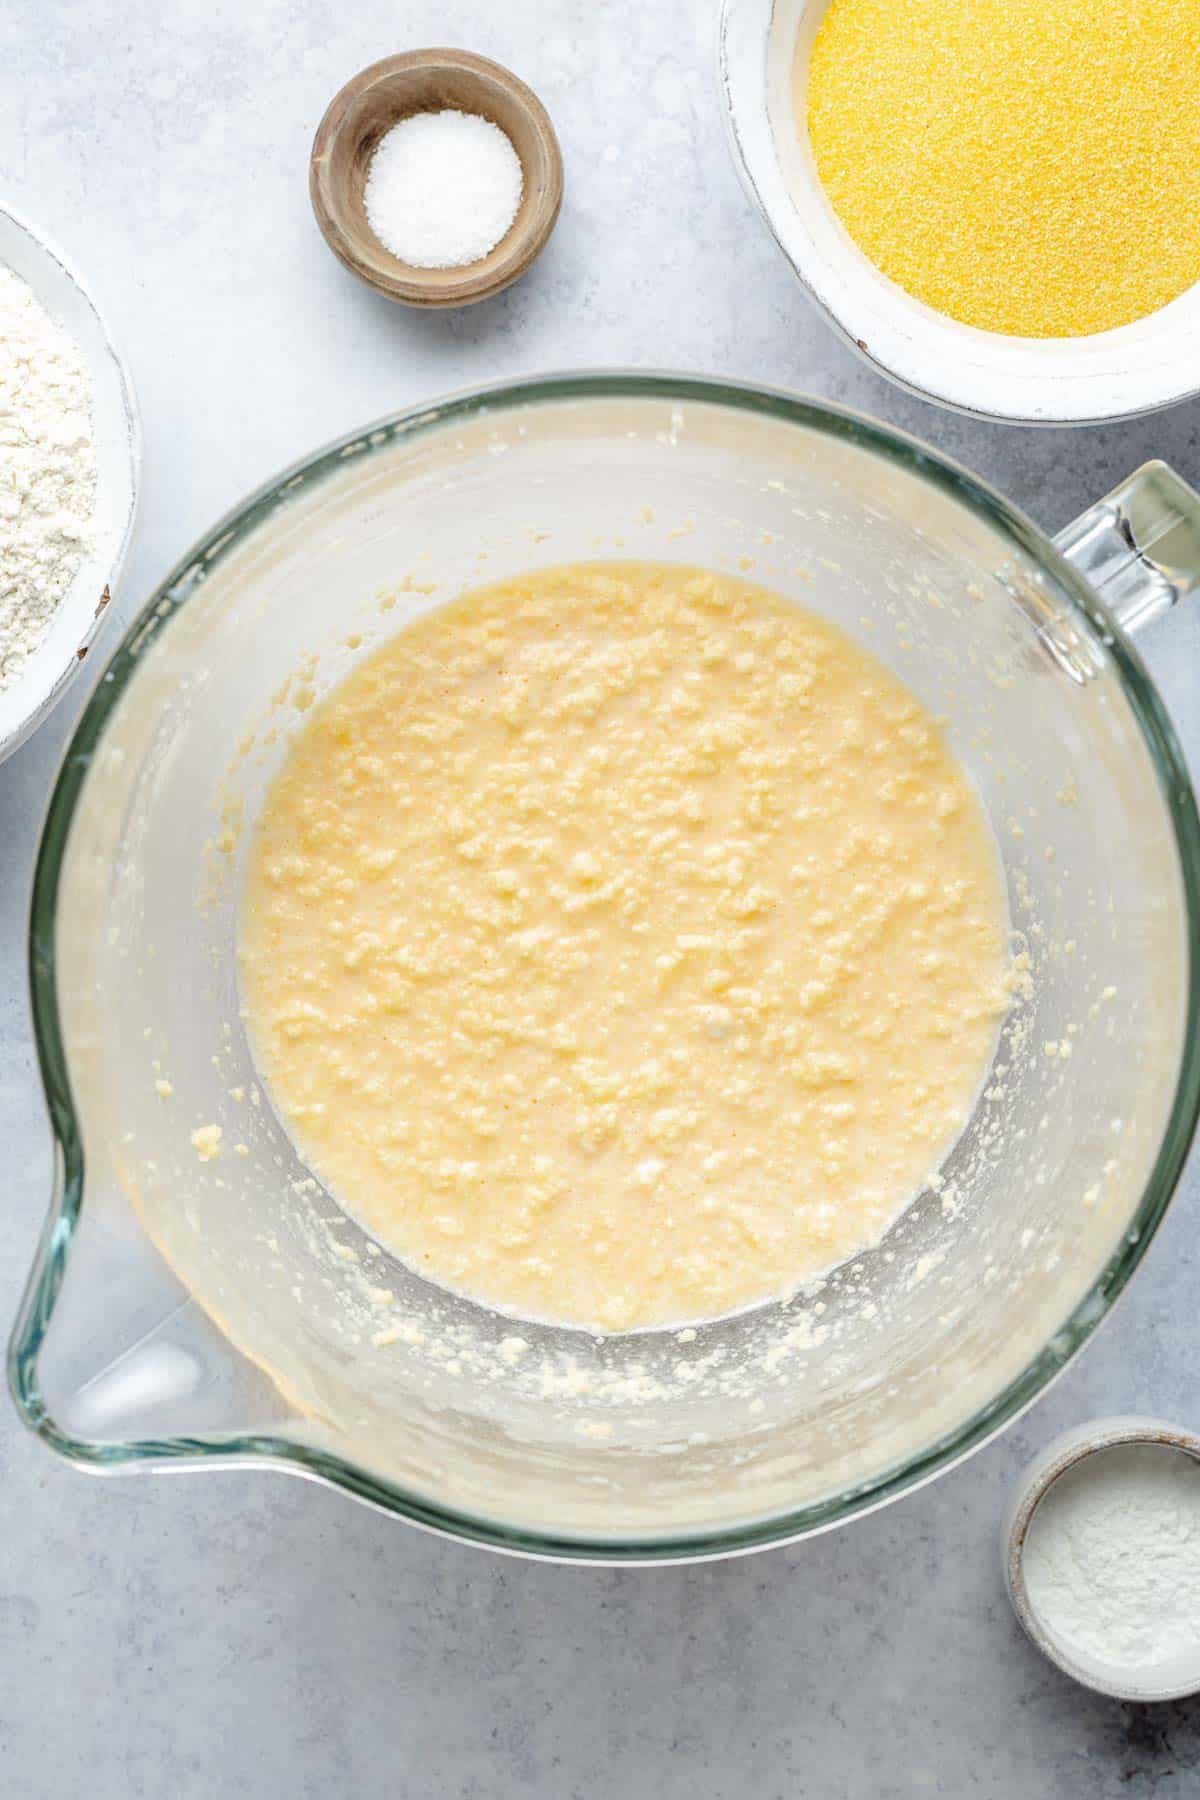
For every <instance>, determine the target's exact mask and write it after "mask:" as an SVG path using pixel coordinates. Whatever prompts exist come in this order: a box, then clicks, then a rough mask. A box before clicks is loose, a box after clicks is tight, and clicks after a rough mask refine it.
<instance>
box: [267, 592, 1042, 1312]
mask: <svg viewBox="0 0 1200 1800" xmlns="http://www.w3.org/2000/svg"><path fill="white" fill-rule="evenodd" d="M242 976H243V989H244V1000H245V1004H246V1008H247V1015H248V1019H249V1022H250V1026H251V1031H252V1036H253V1040H254V1043H255V1048H256V1053H257V1056H258V1059H259V1063H260V1067H261V1069H262V1071H263V1072H264V1075H265V1077H266V1079H267V1081H268V1083H269V1086H270V1089H271V1091H272V1094H273V1096H274V1099H275V1102H276V1104H277V1106H278V1107H279V1110H280V1112H281V1114H282V1116H283V1118H284V1119H285V1121H286V1122H287V1125H288V1127H289V1129H290V1130H291V1131H292V1133H293V1134H294V1136H295V1139H296V1142H297V1144H298V1145H299V1147H300V1149H301V1151H302V1153H303V1154H304V1155H305V1157H306V1158H307V1159H308V1161H309V1162H310V1164H311V1166H312V1167H313V1168H314V1169H315V1170H316V1171H317V1172H318V1173H319V1174H320V1175H321V1177H322V1178H323V1179H324V1181H325V1182H326V1183H327V1184H328V1186H329V1187H330V1189H331V1191H332V1192H333V1193H334V1194H335V1195H336V1196H337V1197H338V1199H339V1200H340V1201H341V1202H342V1204H343V1205H344V1206H345V1207H346V1208H347V1209H348V1210H349V1211H350V1212H351V1213H353V1214H354V1215H356V1216H357V1217H358V1218H359V1219H360V1220H361V1221H362V1222H363V1224H364V1225H365V1226H366V1227H367V1228H368V1229H369V1230H370V1231H371V1232H373V1233H374V1234H375V1235H376V1236H377V1237H378V1238H379V1239H380V1240H381V1241H382V1242H384V1243H385V1244H387V1245H388V1246H390V1247H391V1248H393V1249H394V1250H395V1251H396V1252H397V1253H398V1254H399V1255H400V1256H401V1257H403V1258H404V1259H406V1260H407V1261H408V1262H409V1263H410V1264H412V1265H413V1266H415V1267H416V1268H418V1269H420V1270H421V1271H423V1272H424V1273H426V1274H428V1275H430V1276H433V1277H435V1278H436V1279H438V1280H439V1281H441V1282H444V1283H447V1284H449V1285H450V1286H452V1287H454V1288H457V1289H461V1290H465V1291H467V1292H469V1293H471V1294H474V1295H476V1296H478V1297H480V1298H482V1299H484V1300H486V1301H489V1302H492V1303H495V1304H498V1305H500V1306H502V1307H505V1308H509V1309H512V1310H515V1311H517V1312H520V1313H524V1314H526V1315H531V1316H535V1317H542V1318H554V1319H559V1320H564V1321H570V1322H574V1323H577V1324H581V1325H590V1326H595V1327H599V1328H602V1329H620V1328H623V1327H627V1326H633V1325H646V1324H654V1323H662V1322H667V1321H680V1322H682V1321H685V1320H694V1319H698V1318H700V1317H704V1316H711V1315H714V1314H718V1313H723V1312H726V1311H728V1310H730V1309H732V1308H734V1307H738V1306H741V1305H743V1304H745V1303H746V1302H749V1301H753V1300H756V1299H760V1298H762V1297H765V1296H768V1295H772V1294H778V1293H780V1292H781V1291H785V1290H790V1289H791V1288H793V1287H794V1286H795V1285H796V1284H797V1283H798V1282H799V1281H801V1280H802V1279H803V1278H804V1277H805V1276H809V1275H812V1274H814V1273H816V1272H818V1271H822V1270H825V1269H827V1268H829V1267H830V1266H831V1265H832V1264H834V1263H836V1262H838V1261H839V1260H841V1259H842V1258H844V1257H846V1256H848V1255H849V1254H850V1253H852V1252H853V1251H855V1250H857V1249H859V1248H860V1247H861V1246H863V1245H865V1244H867V1243H868V1242H870V1241H871V1240H873V1239H876V1238H878V1237H879V1235H880V1234H881V1233H882V1231H883V1229H884V1227H885V1226H886V1225H887V1224H888V1222H889V1221H890V1219H891V1218H892V1217H893V1215H894V1214H895V1213H896V1212H897V1209H898V1208H899V1207H900V1206H901V1205H902V1204H903V1203H904V1202H905V1201H906V1200H907V1199H908V1198H909V1197H910V1196H911V1195H912V1193H913V1192H914V1191H915V1190H916V1189H917V1188H918V1187H919V1185H920V1183H921V1182H922V1180H923V1179H924V1178H925V1176H926V1175H928V1174H929V1173H930V1172H931V1170H932V1169H933V1167H934V1166H935V1164H936V1163H937V1161H938V1159H939V1157H940V1156H941V1154H942V1153H943V1152H944V1150H945V1149H946V1147H947V1146H948V1144H949V1143H950V1141H951V1140H952V1139H953V1138H954V1137H955V1135H956V1134H957V1132H958V1131H959V1129H960V1127H961V1126H962V1124H963V1122H964V1118H965V1116H966V1113H967V1111H968V1108H969V1105H970V1102H971V1100H972V1097H973V1094H974V1092H975V1089H976V1087H977V1085H978V1083H979V1081H980V1078H981V1076H982V1075H983V1073H984V1069H985V1066H986V1064H987V1062H988V1059H989V1055H990V1051H991V1047H992V1044H993V1040H994V1036H995V1032H996V1029H997V1020H998V1016H999V1015H1000V1014H1001V1013H1002V1012H1003V1011H1004V1009H1005V1006H1006V1004H1007V984H1006V979H1005V921H1004V911H1003V904H1002V900H1001V896H1000V889H999V883H998V877H997V868H996V862H995V857H994V851H993V846H992V843H991V839H990V837H989V834H988V830H987V827H986V825H985V823H984V820H983V817H982V815H981V811H980V808H979V806H978V803H977V801H976V800H975V798H974V795H973V792H972V790H971V788H970V787H969V785H968V783H967V781H966V779H965V777H964V775H963V773H962V771H961V770H960V768H959V767H958V765H957V764H956V762H955V759H954V757H953V756H952V754H951V752H950V751H949V750H948V748H947V746H946V744H945V742H944V741H943V738H942V734H941V732H940V731H939V729H938V726H937V725H936V724H935V722H934V720H933V719H932V717H931V716H930V715H929V714H928V713H927V712H926V711H925V710H924V709H923V707H922V706H921V705H920V703H919V702H918V701H917V700H916V699H915V698H914V696H913V695H912V694H911V693H910V692H909V691H908V690H907V689H906V688H905V687H903V686H902V685H901V684H900V683H899V682H898V681H897V680H896V679H895V678H894V677H893V676H891V675H890V674H888V673H887V672H886V671H885V670H884V668H883V667H882V665H881V664H879V663H878V662H876V661H875V660H874V659H873V658H872V657H870V656H869V655H868V654H866V653H865V652H864V651H863V650H861V649H860V648H858V646H857V645H855V644H854V643H852V642H851V640H850V639H849V638H848V637H846V636H845V635H843V634H842V633H841V632H840V631H838V630H837V629H835V628H834V627H833V626H831V625H829V624H826V623H824V622H823V621H822V620H820V619H818V618H816V617H815V616H813V615H812V614H809V613H807V612H802V611H800V610H798V609H796V608H794V607H792V606H790V605H788V604H787V603H786V602H784V601H782V600H780V599H779V598H777V597H776V596H773V595H771V594H769V593H767V592H765V591H764V590H762V589H759V588H755V587H752V586H750V585H748V584H747V583H745V582H742V581H737V580H733V579H730V578H726V577H716V576H713V575H709V574H706V573H704V572H702V571H699V570H695V569H687V568H680V567H675V566H667V565H657V564H637V563H616V564H588V565H577V566H572V567H563V568H558V569H553V570H550V571H548V572H538V573H536V574H531V575H528V576H526V577H524V578H522V579H520V580H515V581H510V582H505V583H501V584H499V585H498V586H495V587H490V588H485V589H483V590H481V591H479V592H477V593H475V594H472V595H470V596H468V597H467V598H465V599H463V600H461V601H459V602H457V603H455V604H454V605H453V606H451V607H449V608H445V609H443V610H441V611H438V612H435V613H433V614H432V615H429V616H427V617H426V618H425V619H423V620H422V621H419V622H418V623H416V624H415V625H413V626H411V627H410V628H409V629H407V630H405V631H404V632H402V633H401V634H400V635H398V636H397V637H396V638H395V639H394V640H393V641H392V642H391V643H389V644H388V645H386V647H384V648H383V649H382V650H380V651H379V652H378V653H377V654H376V655H375V656H374V657H373V658H372V659H370V660H369V661H367V662H366V663H365V664H363V665H362V666H361V667H360V668H359V669H358V670H356V671H355V672H354V673H353V674H352V675H351V676H350V677H349V678H348V679H347V680H346V681H345V682H344V683H343V684H342V685H341V686H340V687H339V688H337V689H336V690H335V691H334V692H333V694H332V695H330V696H329V697H328V698H327V699H326V700H325V701H324V702H323V703H322V704H321V705H320V706H319V707H318V708H316V709H315V710H314V712H313V715H312V717H311V719H310V721H309V722H308V723H307V724H306V725H305V727H304V729H303V731H302V732H301V734H300V735H299V738H298V740H297V742H296V744H295V746H294V747H293V749H292V750H291V752H290V755H289V760H288V761H287V763H286V764H285V766H284V768H283V771H282V773H281V775H280V776H279V778H278V780H277V781H276V783H275V785H274V787H273V788H272V790H271V792H270V794H269V796H268V799H267V803H266V806H265V810H264V814H263V817H262V820H261V823H260V826H259V829H258V835H257V837H256V841H255V843H254V846H253V850H252V857H251V865H250V869H249V875H248V885H247V889H246V894H245V899H244V913H243V922H242Z"/></svg>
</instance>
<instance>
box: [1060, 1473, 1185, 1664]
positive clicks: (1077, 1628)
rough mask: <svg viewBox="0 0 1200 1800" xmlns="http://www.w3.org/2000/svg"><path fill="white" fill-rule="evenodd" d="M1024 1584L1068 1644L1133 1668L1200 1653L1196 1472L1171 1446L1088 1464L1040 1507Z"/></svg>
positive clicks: (1065, 1478)
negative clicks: (1185, 1653)
mask: <svg viewBox="0 0 1200 1800" xmlns="http://www.w3.org/2000/svg"><path fill="white" fill-rule="evenodd" d="M1025 1585H1026V1588H1027V1590H1028V1594H1029V1599H1030V1603H1031V1605H1032V1606H1033V1609H1034V1611H1035V1612H1036V1613H1037V1615H1038V1617H1039V1619H1040V1620H1041V1621H1042V1623H1043V1625H1045V1626H1046V1627H1047V1628H1048V1629H1049V1630H1050V1631H1052V1632H1053V1633H1054V1634H1055V1636H1057V1637H1059V1638H1061V1639H1062V1640H1063V1642H1064V1644H1066V1645H1068V1646H1073V1647H1075V1648H1077V1649H1079V1650H1083V1651H1085V1652H1087V1653H1088V1654H1090V1655H1091V1656H1094V1657H1099V1658H1101V1659H1102V1660H1103V1661H1105V1662H1109V1663H1118V1664H1121V1665H1123V1666H1124V1667H1125V1668H1129V1669H1138V1668H1140V1669H1145V1668H1150V1667H1152V1666H1153V1665H1154V1664H1157V1663H1161V1662H1164V1661H1166V1659H1167V1658H1169V1657H1172V1656H1177V1655H1179V1654H1180V1652H1182V1651H1187V1650H1195V1649H1196V1648H1197V1647H1198V1646H1200V1464H1198V1463H1197V1462H1195V1461H1194V1460H1193V1458H1192V1457H1190V1456H1187V1455H1185V1454H1184V1452H1182V1451H1180V1450H1174V1449H1172V1448H1171V1447H1170V1446H1169V1445H1159V1444H1128V1445H1121V1446H1119V1447H1118V1448H1116V1449H1113V1450H1108V1451H1102V1452H1100V1453H1099V1454H1097V1455H1095V1456H1090V1457H1086V1458H1085V1459H1084V1460H1083V1461H1082V1462H1080V1463H1078V1464H1076V1466H1075V1467H1074V1468H1073V1469H1070V1470H1068V1472H1067V1473H1066V1474H1065V1475H1063V1476H1061V1477H1060V1478H1059V1480H1058V1481H1056V1482H1055V1483H1054V1485H1053V1487H1051V1489H1050V1491H1049V1492H1048V1493H1047V1495H1046V1497H1045V1499H1044V1500H1043V1501H1042V1502H1041V1504H1040V1505H1039V1506H1038V1508H1037V1511H1036V1512H1035V1513H1034V1515H1033V1519H1032V1521H1031V1523H1030V1527H1029V1535H1028V1538H1027V1539H1026V1544H1025Z"/></svg>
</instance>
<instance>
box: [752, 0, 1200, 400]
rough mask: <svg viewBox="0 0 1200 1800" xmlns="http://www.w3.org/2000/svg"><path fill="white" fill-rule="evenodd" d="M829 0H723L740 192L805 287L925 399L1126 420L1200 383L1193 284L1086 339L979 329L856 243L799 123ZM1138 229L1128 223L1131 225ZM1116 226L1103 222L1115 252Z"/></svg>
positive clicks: (1199, 324)
mask: <svg viewBox="0 0 1200 1800" xmlns="http://www.w3.org/2000/svg"><path fill="white" fill-rule="evenodd" d="M827 5H828V0H723V11H722V16H721V26H720V38H719V47H720V75H721V89H722V96H723V99H724V102H725V112H726V119H727V122H728V125H729V128H730V133H731V138H732V145H733V153H734V158H735V160H736V162H737V164H738V168H739V170H740V172H741V175H742V178H743V180H744V182H745V185H746V189H747V191H748V193H749V195H750V197H751V200H752V201H753V202H754V204H755V205H756V206H757V207H758V209H759V211H760V212H761V213H762V215H763V217H764V219H765V220H766V222H767V225H768V227H769V228H770V230H771V233H772V235H773V236H774V238H775V240H776V242H777V243H778V244H779V247H780V249H781V250H782V251H783V253H784V255H785V256H786V257H787V259H788V261H789V262H790V263H791V265H792V268H793V269H794V270H795V272H796V274H797V275H798V276H799V278H800V280H801V282H802V283H803V285H804V287H805V288H806V289H807V291H808V293H809V295H810V297H811V298H812V299H813V301H814V302H815V303H816V305H817V306H818V307H820V308H821V310H822V311H823V312H824V314H825V315H826V317H827V319H828V320H829V321H830V323H831V324H832V325H834V326H835V327H836V328H837V330H838V331H840V332H841V333H842V334H843V336H844V337H845V338H846V339H847V340H848V341H849V342H850V343H851V344H852V345H853V346H854V347H855V348H856V349H857V350H859V351H860V352H861V354H862V355H863V356H864V357H865V358H866V359H867V361H868V362H870V363H872V364H873V365H874V366H875V367H876V368H877V369H879V370H880V371H881V372H882V373H883V374H884V375H887V376H889V377H890V378H891V379H892V380H893V381H897V382H899V383H900V384H901V385H902V386H903V387H906V388H908V389H910V390H911V391H912V392H913V393H917V394H921V395H923V396H924V397H925V398H926V399H929V400H936V401H938V402H940V403H941V404H942V405H944V406H951V407H954V408H956V409H958V410H959V411H961V412H966V413H972V414H976V415H979V416H982V417H985V418H993V419H1011V420H1014V421H1019V422H1020V423H1022V424H1029V425H1067V424H1084V423H1086V422H1089V421H1095V420H1100V419H1118V418H1127V417H1130V416H1132V415H1134V414H1137V413H1146V412H1153V411H1155V410H1156V409H1157V408H1159V407H1163V406H1171V405H1174V404H1175V402H1176V401H1179V400H1185V399H1188V398H1189V397H1191V396H1192V395H1194V394H1196V393H1197V392H1200V283H1197V284H1196V285H1195V286H1194V287H1192V288H1190V289H1189V290H1188V291H1187V292H1186V293H1184V294H1181V295H1179V297H1178V299H1176V300H1173V301H1172V302H1171V303H1170V305H1169V306H1164V307H1163V308H1162V309H1161V310H1160V311H1158V312H1155V313H1151V314H1150V315H1149V316H1148V317H1146V318H1144V319H1138V320H1136V321H1135V322H1134V323H1133V324H1131V325H1122V326H1120V327H1119V328H1118V329H1117V330H1115V331H1100V332H1096V333H1095V334H1094V335H1092V336H1089V337H1073V338H1021V337H1009V336H1006V335H1005V334H1004V333H1002V332H996V331H980V330H979V329H978V328H977V327H975V326H973V325H964V324H962V323H961V322H960V321H959V320H957V319H951V318H948V317H947V316H946V314H944V313H939V312H935V311H934V309H933V308H932V307H930V306H926V305H925V304H924V303H923V302H922V301H920V300H916V299H914V298H913V296H912V295H911V294H907V293H905V291H904V290H903V288H900V287H898V286H897V285H896V283H895V282H893V281H890V280H889V279H888V277H887V276H886V275H884V274H883V273H882V271H881V270H880V269H878V268H876V266H875V264H874V263H873V262H871V261H870V259H869V258H868V257H867V256H865V255H864V253H863V252H862V251H861V250H860V249H859V247H858V245H857V244H856V243H855V242H854V241H853V239H852V238H851V236H850V234H849V232H848V231H847V230H846V229H845V227H844V226H843V225H842V222H841V220H840V219H839V218H838V217H837V215H836V213H835V212H834V210H833V207H832V206H831V205H830V203H829V200H828V199H827V197H826V194H825V190H824V187H823V186H822V184H821V179H820V177H819V175H818V174H817V168H816V163H815V161H814V159H813V156H812V153H811V151H810V149H809V144H808V136H807V132H804V133H801V131H799V130H798V129H797V124H796V121H797V117H798V116H802V114H803V111H804V106H805V72H806V70H807V56H808V53H809V51H810V49H811V47H812V42H813V39H814V38H815V37H816V34H817V28H818V26H819V25H820V22H821V19H822V16H823V15H824V13H825V10H826V7H827ZM1135 228H1136V221H1135V222H1133V224H1132V225H1131V226H1130V229H1135ZM1121 235H1122V233H1121V231H1120V230H1118V229H1114V231H1113V255H1114V256H1118V255H1119V254H1120V244H1121Z"/></svg>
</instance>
